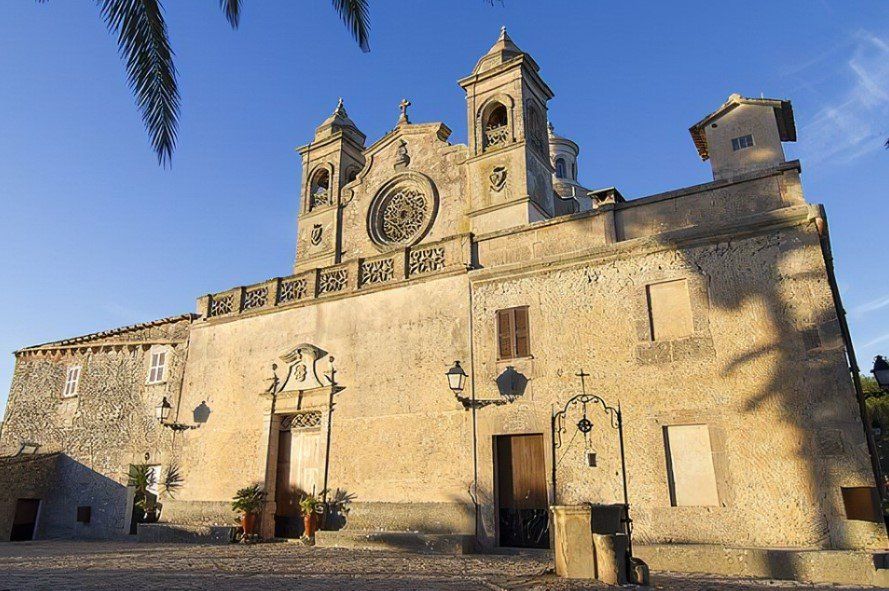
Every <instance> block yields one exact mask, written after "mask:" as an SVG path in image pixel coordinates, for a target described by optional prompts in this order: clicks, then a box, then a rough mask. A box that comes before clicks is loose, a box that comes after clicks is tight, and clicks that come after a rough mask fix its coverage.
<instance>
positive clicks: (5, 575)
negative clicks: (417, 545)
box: [0, 541, 852, 591]
mask: <svg viewBox="0 0 889 591" xmlns="http://www.w3.org/2000/svg"><path fill="white" fill-rule="evenodd" d="M550 564H551V563H550V560H549V559H548V558H547V557H546V556H532V557H529V556H492V555H470V556H440V555H418V554H406V553H394V552H376V551H361V550H339V549H328V548H309V547H305V546H301V545H299V544H285V543H278V544H254V545H246V546H245V545H241V544H232V545H222V546H202V545H189V544H139V543H135V542H70V541H43V542H17V543H0V591H44V590H45V591H66V590H69V589H72V590H74V589H76V590H78V591H81V590H83V591H112V590H114V591H118V590H124V591H141V590H143V589H144V590H151V591H186V590H187V591H193V590H203V589H208V590H212V591H235V590H237V591H245V590H253V589H257V590H261V591H277V590H284V589H286V590H294V591H321V590H324V591H340V590H343V591H345V590H349V591H351V590H356V591H358V590H360V591H408V590H418V591H419V590H423V591H427V590H428V591H437V590H448V591H470V590H472V591H476V590H478V591H579V590H582V589H602V588H604V586H600V585H596V584H591V583H590V582H583V581H569V580H565V579H557V578H556V577H555V576H553V575H552V573H551V570H550ZM653 578H654V581H653V582H654V587H655V588H656V589H664V590H668V591H674V590H675V591H679V590H683V591H714V590H716V589H728V590H730V591H748V590H749V591H755V590H764V589H767V588H771V589H775V588H793V589H846V590H847V591H850V590H851V589H852V588H851V587H845V588H843V587H836V586H830V585H822V586H811V585H803V584H800V583H791V582H786V581H753V580H744V579H725V578H719V577H708V576H702V575H680V574H672V573H671V574H660V573H655V575H654V577H653Z"/></svg>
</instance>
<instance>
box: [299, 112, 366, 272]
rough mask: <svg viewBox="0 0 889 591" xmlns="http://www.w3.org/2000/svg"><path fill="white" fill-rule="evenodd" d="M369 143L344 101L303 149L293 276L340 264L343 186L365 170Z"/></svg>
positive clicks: (319, 127)
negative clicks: (366, 146) (367, 144)
mask: <svg viewBox="0 0 889 591" xmlns="http://www.w3.org/2000/svg"><path fill="white" fill-rule="evenodd" d="M364 140H365V135H364V134H363V133H361V131H359V129H358V127H357V126H356V125H355V123H353V122H352V120H351V119H349V115H348V114H347V113H346V108H345V107H344V106H343V99H340V100H339V103H338V104H337V106H336V109H335V110H334V111H333V114H332V115H331V116H330V117H328V118H327V119H325V120H324V122H323V123H322V124H321V125H319V126H318V128H317V129H316V130H315V137H314V139H313V140H312V141H311V142H310V143H308V144H306V145H305V146H303V147H301V148H299V154H300V156H302V164H303V168H302V179H303V180H302V189H301V191H300V209H299V216H298V218H297V224H298V228H297V236H296V262H295V263H294V265H293V272H294V273H298V272H300V271H305V270H307V269H314V268H316V267H324V266H328V265H333V264H336V263H338V262H340V256H341V253H342V232H341V230H340V228H341V224H342V215H341V209H342V205H344V204H343V203H342V201H341V194H342V187H343V186H345V185H347V184H348V183H350V182H352V181H353V180H355V177H356V176H357V175H358V172H359V171H360V170H361V169H362V167H363V166H364V154H363V152H364Z"/></svg>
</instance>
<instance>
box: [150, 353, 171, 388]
mask: <svg viewBox="0 0 889 591" xmlns="http://www.w3.org/2000/svg"><path fill="white" fill-rule="evenodd" d="M166 377H167V352H166V351H164V350H159V351H152V352H151V364H150V365H149V367H148V383H149V384H159V383H161V382H163V381H164V380H165V379H166Z"/></svg>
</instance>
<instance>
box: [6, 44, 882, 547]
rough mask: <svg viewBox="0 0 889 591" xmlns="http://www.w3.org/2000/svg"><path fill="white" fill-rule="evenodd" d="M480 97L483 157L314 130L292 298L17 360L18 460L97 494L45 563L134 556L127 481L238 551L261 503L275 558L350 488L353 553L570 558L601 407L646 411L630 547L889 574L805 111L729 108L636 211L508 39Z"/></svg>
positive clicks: (608, 461) (399, 133)
mask: <svg viewBox="0 0 889 591" xmlns="http://www.w3.org/2000/svg"><path fill="white" fill-rule="evenodd" d="M459 84H460V86H461V87H462V88H463V89H464V91H465V93H466V107H467V129H468V134H467V135H468V143H467V145H462V144H451V143H450V142H449V141H448V138H449V135H450V133H451V132H450V129H449V128H448V127H447V126H445V125H444V124H443V123H414V122H411V121H410V120H409V116H408V110H407V107H408V103H407V102H406V101H405V102H403V103H402V112H401V116H400V118H399V120H398V122H397V124H396V126H395V127H394V129H392V130H391V131H390V132H389V133H387V134H386V135H384V136H383V137H382V138H380V139H379V140H377V141H376V142H374V143H372V144H370V145H366V137H365V135H364V134H363V133H362V132H361V131H360V130H359V128H358V126H357V125H356V124H355V123H354V122H353V121H352V120H351V119H350V118H349V116H348V114H347V112H346V109H345V107H344V106H343V104H342V102H340V104H339V105H338V106H337V107H336V109H335V111H334V112H333V114H332V115H331V116H330V117H329V118H327V119H326V120H325V121H324V122H323V123H322V124H321V125H320V126H319V127H318V128H317V130H316V133H315V136H314V138H312V140H311V141H310V142H309V143H308V144H306V145H305V146H303V147H302V148H300V150H299V153H300V155H301V158H302V178H303V183H302V187H301V189H300V213H299V219H298V235H297V252H296V262H295V265H294V267H293V269H292V274H290V275H287V276H285V277H277V278H274V279H270V280H267V281H262V282H259V283H255V284H251V285H247V286H241V287H235V288H233V289H230V290H227V291H224V292H220V293H215V294H209V295H206V296H203V297H201V298H199V299H198V305H197V308H198V309H197V313H196V314H194V315H184V316H180V317H175V318H170V319H164V320H161V321H157V322H154V323H147V324H145V325H138V326H135V327H124V328H122V329H118V330H114V331H107V332H105V333H98V334H95V335H87V336H84V337H79V338H77V339H69V340H65V341H58V342H54V343H48V344H45V345H40V346H36V347H28V348H25V349H22V350H21V351H18V352H17V353H16V370H15V375H14V378H13V384H12V391H11V396H10V400H9V406H8V409H7V413H6V417H5V422H4V426H3V431H2V438H0V446H2V448H3V450H5V452H6V453H7V454H9V455H12V454H16V453H17V452H19V451H20V450H21V449H23V446H24V444H31V445H39V450H38V452H37V453H38V454H41V453H45V452H47V453H50V452H61V453H62V454H64V455H65V456H66V457H67V458H69V460H70V461H71V462H73V463H75V464H76V465H77V467H78V470H79V472H78V473H79V474H81V476H80V478H83V479H84V481H87V480H90V478H93V479H95V480H96V481H97V482H99V483H100V484H97V485H96V486H94V487H92V488H91V487H89V486H85V487H81V488H80V489H78V490H72V491H71V492H70V494H69V495H68V496H67V497H64V498H62V499H59V500H56V501H53V503H55V504H54V505H53V506H52V507H50V508H51V509H52V511H51V512H50V513H51V514H52V515H53V516H54V517H53V520H52V521H51V522H50V521H47V522H46V523H45V524H43V525H42V526H43V527H44V529H42V530H41V529H39V528H40V527H41V524H40V523H38V535H40V534H42V535H45V536H53V535H95V536H101V537H110V536H114V535H126V533H127V531H129V528H130V517H129V515H130V512H131V507H129V504H130V503H131V502H132V496H131V491H130V489H129V488H128V487H127V479H126V474H127V471H128V468H129V466H130V465H131V464H137V463H150V464H156V465H158V466H159V468H158V470H160V471H163V470H166V469H167V468H168V467H169V466H170V465H173V464H175V465H176V466H177V467H178V468H179V470H180V471H181V475H182V477H183V486H182V487H181V489H180V490H179V491H178V492H177V494H176V495H175V497H174V498H167V499H164V500H163V503H164V506H163V510H162V513H161V521H162V522H167V523H172V524H184V525H207V524H231V523H232V519H233V514H232V512H231V510H230V507H229V502H230V499H231V497H232V495H233V494H234V492H235V490H237V489H238V488H241V487H243V486H246V485H248V484H250V483H253V482H260V483H262V484H263V485H264V486H265V488H266V490H267V491H268V493H269V494H268V500H267V502H266V507H265V509H264V512H263V515H262V529H263V533H264V534H265V535H267V536H272V535H280V536H293V535H298V534H299V526H298V519H297V518H296V517H297V515H298V514H297V512H296V506H295V502H296V499H297V498H298V495H299V494H300V492H312V491H314V492H316V493H321V492H322V491H325V490H326V491H328V492H327V493H326V496H327V497H328V499H331V500H332V499H333V498H334V497H336V498H337V499H340V500H342V499H345V500H347V501H348V502H347V503H345V504H344V505H341V506H340V508H339V510H338V511H337V514H336V516H335V517H336V518H335V519H334V518H333V516H331V519H330V520H329V521H330V523H329V529H336V530H337V531H335V532H322V537H324V538H325V539H326V540H327V543H333V544H335V543H337V540H338V539H347V538H349V536H353V537H355V536H359V537H360V536H367V535H369V534H370V533H373V532H401V533H405V534H408V533H410V534H411V535H424V536H429V538H428V539H443V540H450V541H453V540H456V543H458V544H470V545H475V546H476V547H479V548H481V549H492V548H495V547H497V546H534V545H546V544H547V543H548V542H547V519H548V517H547V507H548V506H549V505H552V504H560V505H570V504H579V503H585V502H593V503H605V504H608V503H620V502H622V499H623V490H622V480H621V464H620V454H619V446H618V443H619V442H618V437H617V432H616V431H615V430H614V429H612V428H611V425H610V422H609V417H608V416H607V415H606V414H605V413H603V412H602V409H601V407H599V406H595V405H592V404H591V405H587V406H585V407H582V408H581V406H575V407H572V408H571V409H570V410H569V414H568V415H567V420H566V421H565V425H566V428H565V430H564V432H559V433H553V420H552V417H553V414H554V412H556V411H558V410H561V409H562V408H563V407H564V405H565V404H566V403H567V402H568V400H569V399H570V398H571V397H573V396H574V395H576V394H580V393H581V392H583V391H585V392H586V393H588V394H595V395H597V396H599V397H601V398H602V399H603V400H604V401H605V402H606V403H608V404H609V405H613V406H616V405H617V404H618V403H619V404H620V408H621V412H622V417H623V423H624V439H625V442H624V443H625V450H626V475H627V496H628V498H629V503H630V515H631V517H632V519H633V524H634V541H636V542H638V543H640V544H646V543H647V544H656V543H694V544H714V545H731V546H749V547H776V546H777V547H804V548H854V549H864V548H884V547H886V545H887V539H886V530H885V527H884V525H883V524H882V523H879V522H878V521H877V520H875V519H871V520H868V519H863V518H862V515H861V511H860V510H856V508H855V507H853V506H852V505H854V503H853V502H852V501H851V500H850V499H854V498H861V495H862V494H863V495H865V496H868V495H869V497H868V498H872V497H873V496H874V495H875V494H876V488H875V472H874V468H873V463H872V458H871V454H870V452H869V449H871V448H870V447H869V443H868V440H867V434H866V430H865V428H864V426H863V423H862V407H861V404H860V395H859V394H858V393H856V387H855V384H854V382H853V379H852V376H851V375H850V364H851V365H852V366H853V367H854V357H853V352H852V348H851V343H850V341H849V338H848V330H847V328H846V325H845V320H844V318H843V316H842V313H841V312H840V310H841V309H842V308H841V305H840V301H839V296H838V293H837V292H836V288H835V281H834V279H833V268H832V264H833V263H832V258H831V255H830V244H829V238H828V230H827V223H826V218H825V214H824V211H823V208H822V207H821V206H820V205H816V204H810V203H808V202H806V200H805V198H804V196H803V191H802V187H801V184H800V171H801V167H800V163H799V162H797V161H790V162H788V161H786V160H785V157H784V152H783V148H782V142H785V141H794V140H795V139H796V131H795V127H794V121H793V113H792V109H791V105H790V103H789V102H788V101H781V100H771V99H748V98H744V97H741V96H739V95H732V96H731V97H729V99H728V101H727V102H726V103H725V104H723V105H722V106H720V107H719V109H717V110H716V111H714V112H713V113H711V114H710V115H708V116H707V117H705V118H704V119H702V120H701V121H700V122H699V123H697V124H695V125H694V126H693V127H692V128H691V130H690V131H691V135H692V138H693V141H694V143H695V146H696V148H697V150H698V152H699V154H700V155H701V157H702V158H703V159H705V160H706V159H709V160H710V162H711V163H712V165H713V176H714V179H713V181H712V182H707V183H704V184H701V185H696V186H691V187H686V188H682V189H678V190H673V191H668V192H665V193H661V194H657V195H651V196H648V197H642V198H638V199H632V200H625V199H624V197H623V196H622V195H621V194H620V192H619V191H618V190H617V189H616V188H614V187H610V188H605V189H598V190H590V189H588V188H585V187H583V186H581V185H580V184H579V183H578V182H577V157H578V153H579V148H578V146H577V145H576V144H575V143H574V142H572V141H571V140H569V139H567V138H565V137H562V136H560V135H557V134H556V131H555V130H554V129H553V127H552V126H550V125H549V124H548V120H547V105H548V102H549V101H550V100H551V99H552V98H553V92H552V91H551V90H550V88H549V87H548V86H547V84H546V83H545V82H544V80H543V79H542V77H541V75H540V71H539V67H538V66H537V64H536V63H535V62H534V60H533V59H532V58H531V57H530V56H529V55H528V54H527V53H525V52H523V51H521V50H520V49H519V48H518V47H517V46H516V45H515V44H514V43H513V41H512V40H511V39H510V38H509V37H508V35H507V34H506V33H505V31H504V32H502V33H501V36H500V38H499V39H498V40H497V42H496V43H495V45H494V46H493V47H492V48H491V50H490V51H489V52H488V53H487V54H485V55H484V56H483V57H482V58H481V59H480V60H479V61H478V63H477V64H476V66H475V68H474V69H473V70H472V72H471V73H470V74H469V75H468V76H467V77H465V78H463V79H461V80H460V81H459ZM160 352H164V353H165V357H164V358H163V368H164V369H163V373H164V375H163V376H162V379H160V380H158V379H157V378H158V375H157V374H158V371H159V370H158V368H159V367H160V366H161V363H160V358H159V357H158V354H159V353H160ZM455 360H459V361H460V362H461V366H462V367H463V368H464V369H465V371H466V373H467V374H468V379H467V381H466V385H465V387H464V390H463V391H462V393H461V394H460V396H459V397H456V396H455V394H454V393H453V392H452V391H451V390H450V389H449V387H448V382H447V380H446V379H445V372H446V371H447V370H448V369H449V368H450V367H452V366H453V365H454V361H455ZM850 360H851V362H850ZM73 367H76V368H79V369H78V370H77V376H76V377H75V376H73V374H72V370H71V368H73ZM579 374H582V375H579ZM72 380H73V383H74V389H73V390H71V389H70V387H69V383H71V382H72ZM162 400H166V401H167V402H168V403H169V404H170V405H171V406H172V418H171V419H170V420H169V423H175V425H176V426H177V427H181V429H171V428H167V427H165V426H163V425H161V424H160V423H159V422H158V420H157V419H155V418H154V415H155V408H156V407H157V406H158V405H159V404H160V403H161V401H162ZM584 413H585V414H584ZM584 417H587V418H588V419H589V421H591V423H592V429H591V430H589V431H588V432H584V431H583V430H580V429H578V428H577V426H576V424H577V423H578V422H580V420H581V419H582V418H584ZM91 474H92V475H91ZM75 488H76V487H75ZM93 489H96V490H98V489H101V491H102V492H101V494H100V493H98V492H96V493H93V492H91V491H92V490H93ZM128 491H130V492H129V494H130V496H129V497H128V496H127V495H128ZM46 502H47V506H48V507H49V504H50V503H49V501H46ZM11 503H12V501H8V502H6V504H5V505H3V504H0V510H2V511H6V512H7V513H10V512H11V511H12V509H11V508H10V507H11ZM78 506H91V507H92V520H91V523H89V524H83V523H80V524H77V523H75V513H77V512H76V511H75V509H76V507H78ZM859 509H860V508H859ZM3 519H6V520H7V521H9V519H10V518H9V517H8V516H3V515H0V522H2V520H3ZM66 520H67V521H68V522H70V523H66ZM417 532H419V533H417ZM0 535H3V531H2V530H0ZM436 536H437V538H436Z"/></svg>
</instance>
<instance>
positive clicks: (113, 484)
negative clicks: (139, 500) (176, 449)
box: [0, 320, 190, 537]
mask: <svg viewBox="0 0 889 591" xmlns="http://www.w3.org/2000/svg"><path fill="white" fill-rule="evenodd" d="M188 324H189V322H188V321H187V320H183V321H180V322H177V323H173V324H167V325H161V326H152V327H150V328H146V329H144V330H140V331H133V332H132V333H123V334H118V335H114V336H113V337H109V338H108V339H105V340H104V341H103V340H101V339H100V340H90V341H86V342H82V343H80V344H78V345H70V346H65V347H62V348H52V346H45V347H43V348H32V349H26V350H23V351H21V352H19V353H18V354H17V357H16V365H15V372H14V374H13V380H12V387H11V389H10V396H9V404H8V406H7V411H6V417H5V422H4V429H3V433H2V441H0V449H2V453H3V454H4V455H12V454H15V453H17V452H18V450H19V447H20V446H21V443H22V442H25V441H27V442H32V443H37V444H39V445H40V447H39V451H40V452H41V453H45V452H61V454H62V461H61V462H60V463H59V466H60V472H59V474H60V481H59V482H60V484H59V486H58V487H56V488H57V490H56V493H58V494H57V495H56V497H57V499H56V500H57V502H55V503H54V505H53V506H52V507H50V506H47V508H46V510H45V511H44V512H43V513H42V524H41V527H40V534H41V535H44V536H50V537H52V536H69V535H77V536H88V537H112V536H114V535H119V534H122V533H125V530H124V528H125V527H126V526H128V524H127V523H125V522H126V519H127V514H128V507H127V506H126V504H127V491H126V484H127V481H128V478H127V474H128V471H129V466H130V464H136V463H146V462H147V463H151V464H162V465H164V466H166V465H168V464H169V462H170V461H171V459H172V458H171V453H170V450H171V449H173V448H172V447H171V446H172V440H173V434H172V432H171V431H170V430H168V429H164V428H162V427H161V426H160V425H159V424H158V421H157V419H156V418H155V406H156V405H157V404H158V403H159V402H160V401H161V398H162V397H164V396H166V397H167V398H168V399H169V400H173V401H175V400H176V398H177V397H178V391H179V385H180V379H181V375H182V370H183V365H184V363H185V352H186V343H185V341H184V339H185V338H187V334H188ZM150 341H155V342H160V343H163V344H162V345H151V344H150ZM111 342H113V343H115V344H110V343H111ZM153 346H162V347H164V348H165V350H167V351H168V357H167V367H166V379H165V380H164V382H163V383H159V384H151V385H149V384H147V383H146V382H147V380H148V371H149V363H150V351H151V350H152V347H153ZM74 365H77V366H80V367H81V373H80V381H79V385H78V389H77V395H76V396H73V397H67V398H66V397H63V396H62V393H63V390H64V385H65V378H66V372H67V368H68V367H70V366H74ZM189 418H190V417H189ZM146 455H147V460H146ZM62 485H64V486H62ZM61 489H65V490H61ZM63 493H64V494H63ZM78 505H89V506H92V515H93V518H92V523H91V527H89V528H85V529H84V528H81V529H76V527H77V525H76V523H75V516H76V515H75V510H76V507H77V506H78Z"/></svg>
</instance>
